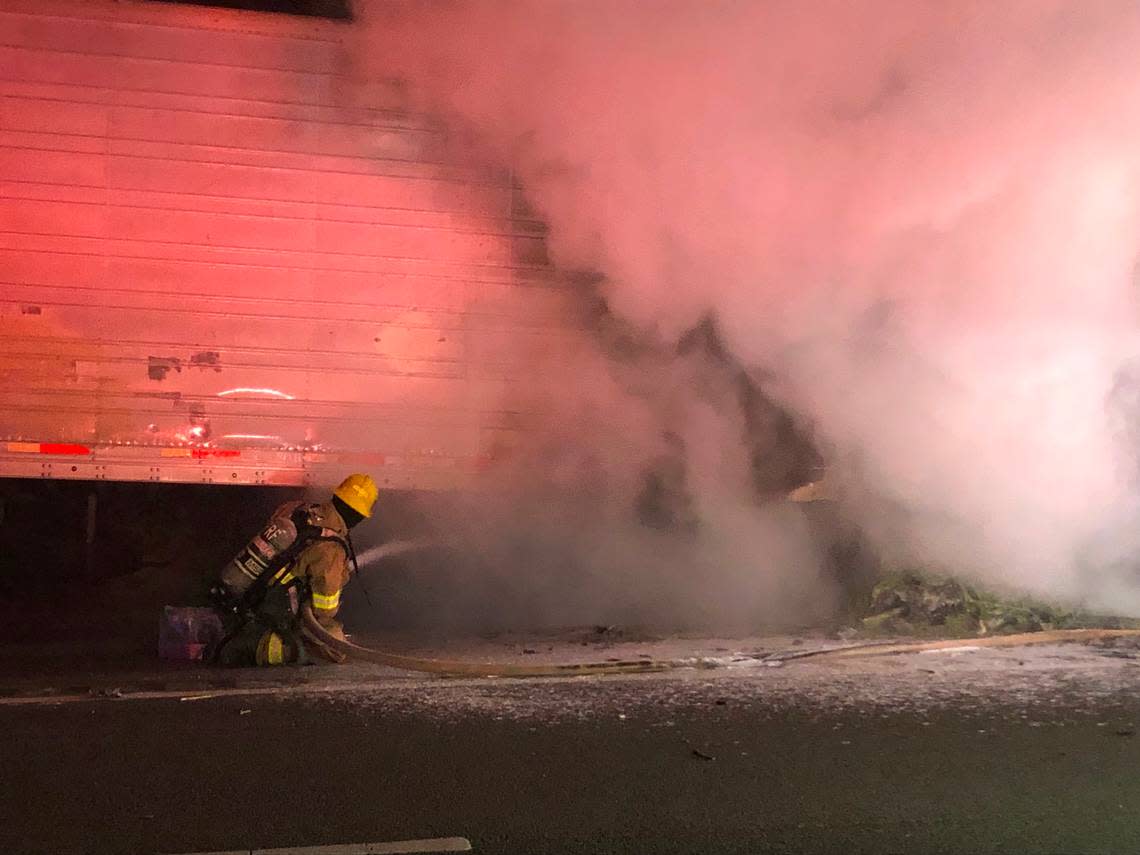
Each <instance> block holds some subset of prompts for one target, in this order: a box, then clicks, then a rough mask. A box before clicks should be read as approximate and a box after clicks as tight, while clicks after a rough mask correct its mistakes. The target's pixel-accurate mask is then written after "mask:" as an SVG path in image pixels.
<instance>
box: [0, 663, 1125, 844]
mask: <svg viewBox="0 0 1140 855" xmlns="http://www.w3.org/2000/svg"><path fill="white" fill-rule="evenodd" d="M912 659H913V660H914V662H913V663H912V664H910V665H908V666H907V667H906V669H905V673H902V674H900V673H896V672H892V671H890V670H889V669H888V670H883V669H882V668H881V667H880V668H879V669H878V670H874V669H871V670H862V671H861V670H859V668H860V667H862V666H846V668H845V669H828V668H824V667H820V666H816V667H814V670H812V669H810V668H809V669H807V670H800V671H796V672H794V673H792V672H790V668H789V669H784V670H785V672H788V673H790V674H791V676H790V677H788V676H785V675H781V676H780V680H775V681H774V680H773V679H772V677H773V675H770V674H768V673H765V672H763V671H761V670H759V669H754V670H753V671H751V672H748V673H743V674H719V673H714V674H700V673H696V674H687V675H664V676H661V675H654V676H647V677H637V678H626V679H619V678H603V679H584V680H569V681H562V682H545V683H533V682H494V681H440V680H432V681H425V680H408V679H403V680H401V679H393V680H391V681H389V682H383V681H380V682H376V683H374V684H370V685H368V686H362V687H360V688H358V689H353V688H351V687H345V686H343V685H342V686H340V687H339V688H338V690H337V691H319V690H314V689H313V688H311V687H309V688H306V689H305V690H304V691H295V692H284V693H282V694H258V695H251V696H244V695H241V694H231V695H225V696H221V697H206V698H203V699H200V700H195V701H192V702H187V701H180V700H179V699H178V697H170V698H159V699H151V700H139V699H132V700H83V701H79V702H75V703H66V704H59V705H45V704H39V703H36V704H31V705H26V706H0V727H2V728H3V733H4V734H5V736H6V740H5V744H4V746H3V748H2V749H0V789H2V799H0V851H4V852H53V853H57V852H113V853H118V852H122V853H138V852H193V851H201V850H211V849H232V848H239V847H269V846H287V845H298V846H299V845H316V844H333V843H350V842H359V841H384V840H402V839H409V838H423V837H448V836H464V837H467V838H469V839H470V840H471V841H472V843H473V845H474V851H475V852H478V853H551V855H554V853H609V852H614V853H619V852H620V853H627V852H630V853H633V852H637V853H730V852H731V853H763V852H835V853H840V852H842V853H852V852H875V853H881V852H902V853H910V852H923V853H925V852H948V853H951V852H952V853H960V852H970V853H985V852H1017V853H1092V852H1098V853H1099V852H1103V853H1125V852H1137V851H1140V733H1138V732H1137V726H1138V725H1140V694H1138V693H1137V691H1136V689H1137V688H1140V677H1134V676H1133V674H1135V673H1137V672H1140V668H1138V667H1136V665H1135V664H1134V663H1131V662H1124V663H1113V668H1114V669H1115V670H1112V671H1111V674H1109V672H1107V671H1105V670H1104V669H1101V670H1100V671H1098V672H1097V674H1096V676H1095V678H1093V677H1088V676H1087V674H1086V671H1085V670H1082V668H1083V667H1084V666H1082V665H1081V664H1080V663H1073V662H1064V661H1060V662H1058V663H1054V664H1048V663H1047V664H1046V666H1045V667H1043V668H1042V669H1040V670H1039V671H1034V672H1032V673H1025V672H1024V670H1022V671H1017V670H1016V666H1017V664H1018V663H1016V662H1013V661H1012V660H1011V659H1009V657H1007V658H1006V659H1005V660H1003V661H1002V662H999V663H998V664H997V665H996V666H994V667H991V668H988V669H986V670H985V671H984V672H979V673H978V674H977V675H973V676H972V672H971V671H970V670H969V667H967V666H963V667H956V668H946V669H943V666H942V665H941V664H938V665H934V664H932V663H931V662H930V661H929V659H920V658H918V657H912ZM991 664H992V663H991ZM1021 664H1022V665H1025V663H1024V662H1021ZM1117 664H1118V665H1119V667H1117ZM1125 666H1128V667H1127V668H1126V667H1125ZM852 667H855V670H854V671H852V670H851V668H852ZM1003 668H1008V669H1013V670H1012V671H1011V675H1012V676H1011V678H1010V679H1006V678H1005V677H1004V676H1003V671H1002V669H1003ZM943 670H945V673H943ZM1106 675H1107V676H1106ZM876 681H877V683H876ZM923 681H926V682H923ZM935 683H937V686H936V687H935V688H932V686H934V684H935ZM1093 683H1095V685H1093Z"/></svg>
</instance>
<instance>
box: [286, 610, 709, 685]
mask: <svg viewBox="0 0 1140 855" xmlns="http://www.w3.org/2000/svg"><path fill="white" fill-rule="evenodd" d="M301 621H302V623H303V625H304V627H305V629H306V631H307V632H308V633H309V634H311V635H312V636H313V637H315V638H316V639H317V641H319V642H320V643H321V644H323V645H324V646H325V647H327V648H329V649H330V650H333V651H334V652H336V653H339V654H340V655H342V656H345V657H351V658H353V659H360V660H363V661H365V662H372V663H375V664H377V665H387V666H388V667H390V668H400V669H403V670H405V671H423V672H427V673H431V674H442V675H445V676H449V677H577V676H582V675H587V674H646V673H650V672H654V671H666V670H669V669H672V668H685V667H691V666H692V663H691V662H680V661H673V660H652V659H631V660H624V661H618V662H575V663H566V664H562V665H516V664H511V663H507V662H468V661H463V660H457V659H425V658H421V657H418V656H404V655H402V654H398V653H388V652H386V651H383V650H375V649H373V648H371V647H364V646H363V645H360V644H356V643H354V642H352V641H346V640H344V639H341V638H337V637H336V636H335V635H332V634H330V633H329V631H328V630H326V629H325V628H324V627H323V626H321V624H320V622H319V621H318V620H317V618H316V616H315V615H314V614H313V610H312V608H311V607H310V606H309V605H308V604H306V605H305V606H304V607H302V609H301Z"/></svg>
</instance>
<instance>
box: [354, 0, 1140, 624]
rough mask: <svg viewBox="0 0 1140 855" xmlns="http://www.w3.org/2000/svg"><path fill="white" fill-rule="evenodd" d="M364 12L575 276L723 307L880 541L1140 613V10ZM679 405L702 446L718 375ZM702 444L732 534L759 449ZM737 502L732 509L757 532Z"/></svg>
mask: <svg viewBox="0 0 1140 855" xmlns="http://www.w3.org/2000/svg"><path fill="white" fill-rule="evenodd" d="M362 11H363V18H364V20H365V22H366V24H368V26H367V28H366V31H367V35H366V36H365V37H364V39H363V41H362V43H361V45H360V51H359V53H360V57H361V59H362V64H363V66H367V65H368V61H369V60H370V59H374V60H376V62H375V64H376V66H377V67H379V66H382V67H384V68H385V69H391V68H397V69H399V71H400V72H401V73H402V74H403V75H404V76H405V77H406V78H407V80H408V81H409V82H410V84H411V87H412V91H413V92H414V93H416V94H417V96H418V97H421V98H422V99H423V103H424V105H425V107H430V108H432V109H436V110H439V111H441V112H443V113H444V114H446V115H448V116H450V117H451V118H452V120H453V121H455V122H457V123H460V124H461V126H463V127H466V128H468V129H470V131H471V132H472V134H473V135H474V137H475V139H477V140H478V141H479V143H480V144H481V145H483V146H484V147H485V151H487V152H488V153H489V154H490V155H491V156H493V157H494V158H496V159H498V160H499V161H501V162H504V163H507V164H509V165H510V166H511V168H512V169H514V170H515V172H516V174H517V175H518V176H519V179H520V181H521V183H522V184H523V186H524V187H525V189H526V192H527V194H528V197H529V199H530V201H531V202H532V204H533V205H534V206H535V208H536V209H537V210H538V211H539V213H540V214H541V216H542V217H543V218H544V219H545V220H546V221H547V222H548V223H549V225H550V229H551V232H550V246H551V252H552V256H553V258H554V260H555V262H556V263H557V264H558V265H560V266H562V267H565V268H571V269H588V270H595V271H600V272H601V273H602V274H603V275H604V277H605V280H604V282H603V283H602V285H601V286H600V287H601V289H602V291H603V296H604V298H605V300H606V302H607V304H608V305H609V307H610V308H611V309H612V310H613V312H614V313H615V314H616V315H617V316H618V317H620V318H621V319H624V320H625V321H628V322H629V323H631V324H632V325H634V326H635V327H637V328H638V329H641V330H645V331H647V332H646V335H648V336H650V337H652V338H654V340H656V341H664V342H669V341H671V340H675V339H676V338H678V337H680V336H682V335H683V334H684V333H685V332H686V331H688V330H691V329H692V328H694V327H695V326H697V325H699V324H700V323H701V322H702V320H704V319H706V318H709V317H711V318H713V320H714V323H715V326H716V329H717V331H718V333H719V336H720V338H721V340H722V341H723V343H724V345H725V347H726V349H727V351H728V353H729V354H730V358H731V360H732V361H733V362H734V363H736V364H739V365H740V366H743V367H744V368H745V369H746V370H747V371H749V372H750V373H751V374H752V376H753V377H754V379H755V380H757V382H760V383H761V385H762V387H763V389H764V390H765V392H766V393H767V394H769V395H771V396H774V397H775V398H776V400H778V401H779V402H780V403H781V404H782V405H783V406H785V407H787V408H788V409H789V410H790V411H791V412H793V413H795V414H796V415H797V417H798V418H799V419H801V420H802V421H803V423H805V424H808V425H810V427H811V429H812V431H813V434H814V437H815V440H816V442H817V444H818V446H819V447H820V448H821V449H823V450H824V451H825V455H826V457H827V464H828V467H829V471H830V475H829V478H833V479H834V480H835V482H836V483H838V484H841V485H842V489H841V492H840V501H841V505H842V507H843V508H844V511H845V513H846V514H847V515H848V516H849V517H851V518H853V519H856V520H858V521H859V523H860V524H861V525H862V526H863V527H864V528H865V530H866V531H868V532H869V533H870V534H871V535H872V536H873V537H874V538H875V540H876V543H877V545H878V547H879V548H880V549H881V550H882V551H883V552H884V554H886V555H887V556H888V557H889V558H891V559H892V560H897V561H915V562H919V563H922V564H925V565H931V566H939V567H944V568H947V569H950V570H953V571H956V572H965V573H970V574H974V575H977V576H983V577H985V578H987V579H989V580H991V581H995V582H999V583H1004V584H1008V585H1012V586H1017V587H1024V588H1028V589H1030V590H1033V591H1036V592H1038V593H1043V594H1047V595H1061V596H1065V597H1068V598H1072V599H1081V600H1085V601H1086V602H1089V603H1090V604H1094V605H1102V606H1103V605H1108V606H1111V607H1113V608H1116V609H1121V608H1124V609H1125V610H1130V611H1132V612H1134V613H1137V614H1140V593H1138V592H1137V591H1136V590H1134V587H1135V586H1134V585H1133V584H1132V581H1131V574H1132V570H1131V566H1130V564H1131V561H1130V554H1131V552H1132V550H1133V549H1134V547H1137V546H1140V542H1138V541H1140V538H1134V537H1133V536H1132V535H1131V531H1132V530H1133V528H1134V527H1135V522H1136V515H1135V512H1134V509H1133V508H1132V499H1131V498H1130V497H1131V496H1132V493H1133V482H1134V470H1135V455H1134V450H1133V449H1134V446H1135V441H1136V439H1137V438H1136V436H1135V433H1134V423H1135V417H1136V415H1137V414H1138V412H1137V406H1138V400H1140V399H1138V398H1137V392H1136V391H1135V386H1134V381H1133V380H1132V379H1131V375H1132V369H1131V368H1130V365H1131V359H1132V358H1133V355H1134V354H1135V351H1136V346H1135V332H1134V330H1135V319H1134V316H1135V305H1134V299H1135V298H1134V289H1135V272H1136V267H1135V266H1136V261H1137V249H1138V245H1140V222H1138V217H1137V215H1138V201H1140V194H1138V189H1140V188H1138V187H1137V177H1138V176H1137V167H1138V166H1140V133H1138V131H1140V65H1138V64H1137V63H1136V60H1135V57H1136V53H1137V48H1138V47H1140V7H1138V6H1137V5H1136V4H1134V3H1132V2H1127V0H1097V1H1096V2H1062V0H1005V2H1001V3H994V2H988V0H979V2H969V1H968V0H966V1H964V2H935V0H930V2H923V1H922V0H874V2H863V3H850V2H844V0H811V2H800V0H765V2H759V0H738V1H737V2H734V0H656V2H644V0H610V2H604V3H603V2H555V0H529V2H528V0H510V1H509V2H477V3H459V2H456V3H451V2H439V3H427V2H424V3H416V2H411V3H391V4H390V3H378V2H373V3H371V4H370V5H368V6H366V7H365V8H364V9H363V10H362ZM635 366H636V362H635ZM629 369H630V366H628V365H627V366H625V368H619V369H599V371H598V373H597V376H607V377H611V378H612V377H613V376H614V373H615V370H616V371H617V373H618V374H620V373H621V372H622V371H626V370H629ZM634 370H636V369H634ZM693 370H694V369H693V362H692V361H691V360H689V361H682V364H681V365H680V366H679V367H678V366H677V365H673V366H672V367H670V368H669V369H668V373H669V374H670V376H671V377H672V379H671V380H670V381H669V382H667V383H665V384H660V383H659V384H656V385H654V388H655V389H657V390H660V389H661V388H662V385H664V386H675V385H676V380H677V379H678V375H677V373H676V372H678V371H680V372H681V374H682V375H683V374H685V373H686V372H692V371H693ZM615 382H618V381H615ZM631 384H632V385H636V381H629V380H628V378H627V380H626V381H621V382H619V385H620V386H621V388H622V389H623V390H625V392H623V394H625V393H626V392H628V390H629V388H630V386H631ZM650 385H653V384H650ZM700 388H702V390H707V385H705V386H702V387H700ZM672 394H673V396H674V398H676V397H677V395H678V394H679V393H677V392H676V391H674V392H673V393H672ZM634 397H636V396H634ZM665 397H668V395H666V396H665ZM713 397H716V395H715V393H714V394H713ZM722 397H723V396H722ZM643 399H650V400H656V401H658V404H653V405H646V406H648V407H650V409H652V408H653V407H654V406H658V405H659V404H660V400H661V395H660V393H659V391H658V392H653V393H652V394H649V395H647V396H643ZM702 401H703V402H704V403H703V404H702V403H701V402H702ZM694 402H696V403H694ZM705 404H707V406H705ZM623 406H624V405H623ZM628 409H629V407H628V406H626V407H625V410H624V411H628ZM682 409H683V410H684V412H685V416H684V417H683V418H682V419H681V420H680V421H681V422H682V423H683V427H681V428H677V425H676V424H673V425H671V426H670V429H674V428H676V429H679V430H680V431H681V433H682V434H683V435H684V436H683V439H684V441H685V442H686V449H687V451H688V453H689V454H690V455H693V456H695V457H697V458H699V457H700V455H701V453H702V449H710V448H714V449H723V448H725V447H727V446H728V445H731V444H732V443H733V442H734V440H732V439H730V437H732V436H738V435H739V434H738V433H737V428H738V427H739V426H738V425H733V424H727V425H726V424H725V421H724V419H725V418H726V416H725V413H728V412H731V410H732V408H731V407H728V408H726V407H722V406H719V405H717V403H716V402H715V401H710V400H709V399H708V395H706V394H705V391H701V392H700V393H699V394H694V395H692V396H691V397H690V398H689V399H688V400H687V403H685V405H684V406H683V407H682ZM622 411H623V410H622V409H621V408H617V409H616V410H614V412H622ZM658 414H659V413H655V414H654V415H655V416H656V415H658ZM729 418H731V417H729ZM651 421H652V419H651ZM631 431H632V429H631ZM637 432H639V435H642V436H646V437H648V436H654V435H656V434H655V433H654V429H653V428H650V427H646V426H638V428H637ZM702 437H704V438H706V439H708V440H710V441H708V442H702ZM726 444H727V445H726ZM714 456H715V457H716V458H717V462H711V461H708V460H706V462H705V463H703V464H701V463H698V464H697V466H696V470H697V473H698V475H697V478H696V480H697V481H701V479H702V478H704V479H705V480H704V482H703V483H700V484H699V485H698V488H697V489H696V492H697V493H698V494H699V495H701V496H703V497H705V501H706V504H708V503H712V504H713V505H715V506H716V507H717V508H718V509H719V511H720V512H721V513H720V514H719V515H717V514H710V516H714V517H716V518H717V519H720V520H722V521H723V520H725V519H733V517H734V515H737V514H739V513H741V512H740V510H739V508H740V505H739V502H738V501H737V500H738V499H739V497H740V495H741V491H742V488H740V486H739V485H736V486H732V485H731V481H732V478H733V477H734V476H733V475H732V472H733V471H737V472H738V471H739V467H740V466H743V465H746V464H744V463H743V462H742V461H740V460H737V461H736V462H735V463H733V462H731V461H732V458H731V455H729V456H728V457H725V456H724V455H723V454H720V452H719V451H718V452H717V453H716V454H715V455H714ZM734 467H736V468H734ZM701 473H703V475H702V474H701ZM725 479H727V480H725ZM718 497H720V498H724V497H731V498H725V500H724V501H719V500H718ZM745 516H746V517H747V520H741V519H735V520H733V521H732V522H728V523H725V525H726V526H727V528H729V529H732V530H733V531H734V532H736V531H737V529H739V528H740V527H743V528H746V529H747V528H748V527H749V526H756V527H758V528H759V529H764V528H765V527H767V528H768V529H771V527H772V523H771V521H770V520H768V521H765V522H762V523H758V522H757V521H756V519H755V518H753V517H750V516H748V515H747V514H746V515H745ZM726 537H727V535H726ZM762 539H764V540H765V542H766V543H767V542H770V541H768V539H767V538H766V537H765V538H762ZM730 541H731V538H729V540H726V541H725V542H730ZM798 548H799V547H797V549H798ZM800 558H802V555H801V556H797V560H799V559H800Z"/></svg>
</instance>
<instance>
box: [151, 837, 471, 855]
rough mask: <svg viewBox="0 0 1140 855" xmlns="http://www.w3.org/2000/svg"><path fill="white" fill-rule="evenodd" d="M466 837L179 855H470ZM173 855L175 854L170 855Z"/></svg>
mask: <svg viewBox="0 0 1140 855" xmlns="http://www.w3.org/2000/svg"><path fill="white" fill-rule="evenodd" d="M470 851H471V841H470V840H468V839H467V838H466V837H434V838H430V839H424V840H395V841H391V842H389V843H334V844H331V845H329V846H285V847H282V848H280V849H229V850H226V851H225V852H183V853H180V855H412V853H416V854H417V855H423V854H424V853H431V852H470ZM171 855H175V853H171Z"/></svg>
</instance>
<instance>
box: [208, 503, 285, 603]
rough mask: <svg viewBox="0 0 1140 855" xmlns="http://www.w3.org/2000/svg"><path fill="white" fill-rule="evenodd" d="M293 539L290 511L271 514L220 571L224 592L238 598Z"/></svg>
mask: <svg viewBox="0 0 1140 855" xmlns="http://www.w3.org/2000/svg"><path fill="white" fill-rule="evenodd" d="M296 540H297V526H296V524H295V523H294V522H293V520H292V519H291V518H290V515H289V514H287V513H286V514H281V515H278V516H274V517H273V518H272V519H271V520H270V521H269V522H268V523H266V525H265V528H263V529H262V530H261V531H259V532H258V533H257V534H256V535H254V537H253V539H252V540H251V541H250V542H249V543H247V544H246V545H245V547H244V548H243V549H242V551H241V552H239V553H238V554H237V555H235V556H234V559H233V561H231V562H230V563H229V564H227V565H226V569H225V570H223V571H222V584H223V585H224V586H225V588H226V593H227V594H229V596H230V597H234V598H237V597H240V596H241V595H242V594H244V593H245V592H246V591H248V590H249V588H250V586H251V585H252V584H253V583H254V581H255V580H256V579H257V577H258V576H260V575H261V574H262V573H264V572H265V571H266V570H267V569H268V568H269V565H270V564H272V563H273V560H274V559H275V558H277V557H278V556H280V555H281V554H282V553H283V552H285V550H287V549H288V548H289V547H291V546H292V545H293V544H294V543H295V542H296Z"/></svg>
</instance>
